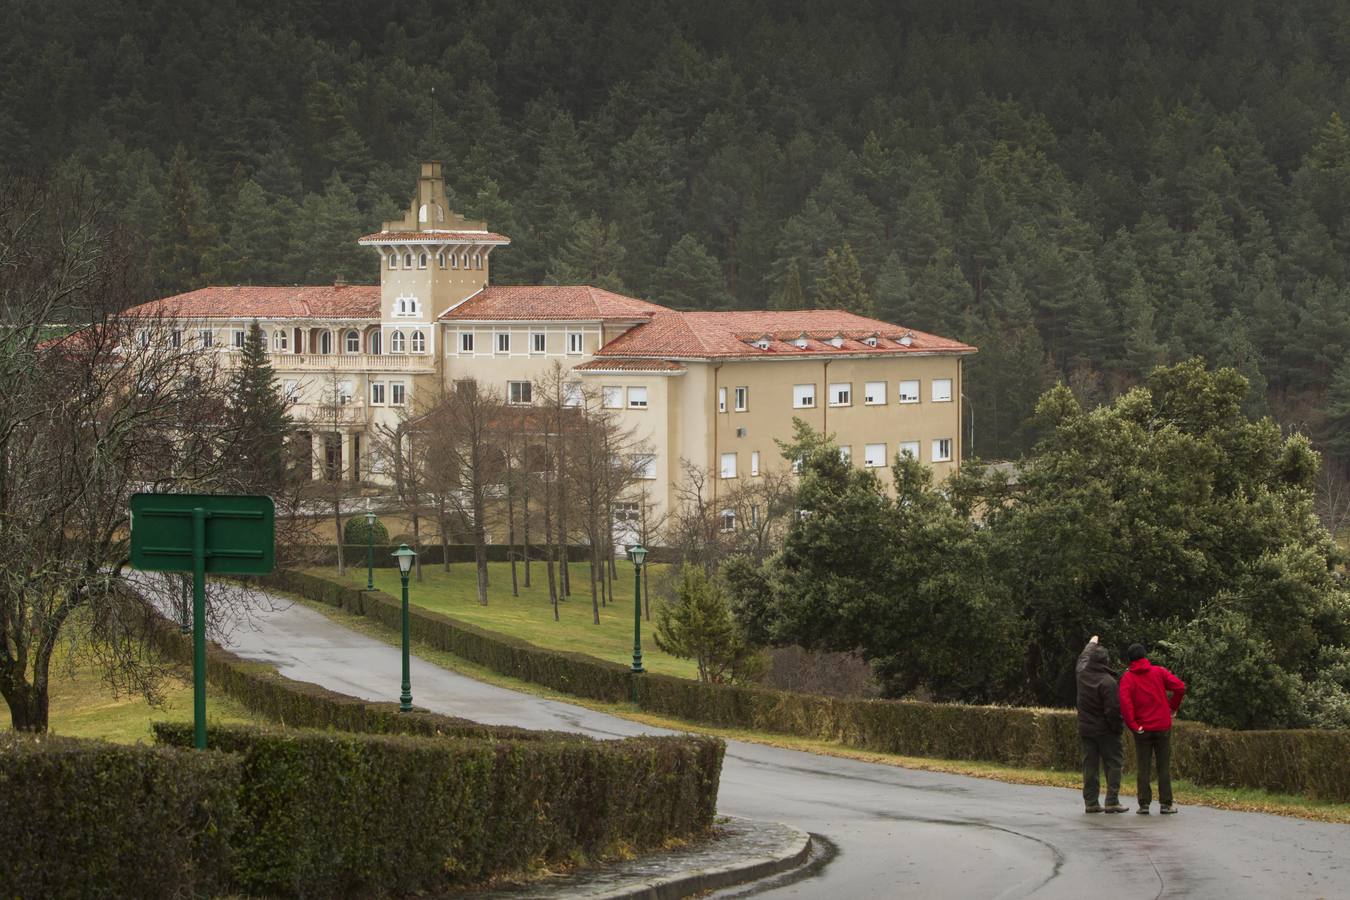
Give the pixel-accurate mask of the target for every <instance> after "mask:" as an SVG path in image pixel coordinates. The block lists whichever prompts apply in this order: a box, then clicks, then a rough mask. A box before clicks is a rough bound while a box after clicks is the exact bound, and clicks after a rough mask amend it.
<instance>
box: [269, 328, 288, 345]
mask: <svg viewBox="0 0 1350 900" xmlns="http://www.w3.org/2000/svg"><path fill="white" fill-rule="evenodd" d="M286 346H287V344H286V329H284V328H283V329H280V330H277V331H274V332H272V349H273V350H285V349H286Z"/></svg>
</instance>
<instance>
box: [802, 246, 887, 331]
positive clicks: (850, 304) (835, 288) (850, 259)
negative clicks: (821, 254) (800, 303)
mask: <svg viewBox="0 0 1350 900" xmlns="http://www.w3.org/2000/svg"><path fill="white" fill-rule="evenodd" d="M816 306H818V307H819V308H821V309H842V310H847V311H848V312H851V313H857V314H858V315H860V316H867V317H869V318H870V317H872V316H875V315H876V301H875V300H873V299H872V291H871V289H870V288H868V286H867V283H866V282H865V281H863V277H862V270H860V269H859V268H858V257H857V256H855V255H854V253H853V248H852V247H850V246H849V244H848V242H847V241H845V242H844V246H843V247H841V248H840V249H839V250H837V251H836V250H830V251H829V252H827V253H826V254H825V277H824V278H822V279H821V280H820V282H819V283H818V284H817V285H816Z"/></svg>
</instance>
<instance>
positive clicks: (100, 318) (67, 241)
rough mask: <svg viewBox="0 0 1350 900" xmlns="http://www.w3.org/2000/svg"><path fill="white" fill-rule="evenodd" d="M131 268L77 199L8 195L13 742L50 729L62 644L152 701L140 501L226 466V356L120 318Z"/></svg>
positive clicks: (7, 614) (3, 290)
mask: <svg viewBox="0 0 1350 900" xmlns="http://www.w3.org/2000/svg"><path fill="white" fill-rule="evenodd" d="M133 261H134V254H133V253H132V252H130V250H129V247H128V246H127V245H126V244H124V243H122V242H120V241H119V240H118V238H117V236H116V235H115V234H114V233H113V232H112V231H111V230H110V229H107V228H105V227H103V226H102V224H101V223H100V220H99V217H98V215H97V212H96V210H94V209H93V208H92V207H91V205H90V204H88V203H86V202H84V201H83V200H82V198H81V195H80V193H79V192H78V191H71V190H68V189H63V190H53V189H47V188H44V187H41V186H32V185H8V186H6V187H3V188H0V695H3V696H4V698H5V701H6V703H7V704H8V706H9V710H10V719H11V722H12V723H13V726H14V728H15V729H17V730H29V731H42V730H45V729H46V728H47V722H48V686H49V674H50V667H51V663H52V660H53V656H54V654H56V652H57V649H58V647H59V646H65V647H66V648H67V651H68V656H69V658H71V659H77V658H81V659H84V660H86V661H90V662H93V663H95V664H96V665H97V666H98V667H99V668H100V669H101V670H102V672H103V674H104V677H105V680H106V681H107V682H108V683H109V684H111V685H112V686H113V687H114V689H119V690H120V689H126V690H132V691H137V692H141V693H144V694H146V695H147V696H151V697H153V696H154V695H155V694H156V692H157V685H158V683H159V678H160V677H161V676H162V675H163V674H164V672H165V671H166V667H165V665H164V663H162V662H161V661H159V659H158V658H157V656H156V655H155V654H153V653H150V652H148V647H147V644H146V637H147V635H148V634H149V629H150V628H151V627H152V625H153V623H154V622H155V620H156V618H157V614H156V613H155V612H154V611H153V609H152V608H151V607H150V606H149V605H147V604H146V603H144V602H143V601H142V600H141V598H140V597H139V596H138V595H137V594H135V593H134V592H132V591H130V590H128V589H127V588H126V586H125V584H124V582H123V581H122V579H121V570H122V567H123V566H124V565H125V563H126V556H127V549H128V548H127V530H128V518H127V516H128V505H129V500H130V497H131V495H132V494H134V493H136V492H138V491H147V490H149V491H169V490H175V491H183V490H208V489H211V488H212V487H214V486H216V485H217V484H219V483H220V481H221V479H222V475H223V473H224V472H225V469H226V466H227V465H228V455H227V453H226V452H225V450H226V448H227V447H228V445H229V433H228V426H227V420H226V416H225V409H224V403H223V402H222V401H221V399H220V393H219V392H216V391H211V390H203V386H204V385H209V384H219V383H221V381H222V379H221V378H220V374H219V372H217V371H216V369H215V365H216V362H217V357H216V355H215V354H214V353H213V352H208V351H207V350H206V349H205V348H202V347H200V346H196V345H194V344H193V342H191V341H189V340H184V335H183V334H182V332H181V330H180V329H179V328H178V327H176V326H175V325H174V324H173V323H171V322H168V321H166V320H163V319H160V318H158V317H155V316H152V315H140V316H138V315H128V314H125V313H123V310H125V309H126V307H127V305H128V300H129V299H130V296H131V289H130V285H132V284H133V283H134V282H135V280H136V276H135V274H134V270H135V266H134V265H133ZM54 322H63V323H73V324H75V325H76V326H77V327H76V328H74V329H73V330H70V329H54V328H53V327H52V325H51V323H54ZM169 581H171V582H172V583H174V584H175V585H176V583H177V582H178V579H176V578H175V579H170V580H169ZM174 592H175V594H176V592H177V591H176V587H175V591H174Z"/></svg>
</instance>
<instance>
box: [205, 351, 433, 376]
mask: <svg viewBox="0 0 1350 900" xmlns="http://www.w3.org/2000/svg"><path fill="white" fill-rule="evenodd" d="M228 359H229V362H230V364H231V365H234V364H237V363H238V360H239V354H237V353H231V354H229V356H228ZM267 359H268V361H269V362H270V363H271V364H272V368H274V369H276V370H277V371H278V372H328V371H330V370H333V369H336V370H337V371H339V372H433V371H435V369H436V364H435V360H434V359H433V358H432V356H431V354H430V353H386V354H380V355H378V356H377V355H374V354H370V353H269V354H267Z"/></svg>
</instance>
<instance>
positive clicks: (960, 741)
mask: <svg viewBox="0 0 1350 900" xmlns="http://www.w3.org/2000/svg"><path fill="white" fill-rule="evenodd" d="M269 581H270V583H272V584H274V585H276V586H278V587H282V588H285V589H288V590H293V591H296V592H298V593H301V594H303V595H304V596H307V597H309V598H310V599H313V600H320V601H323V602H325V603H329V604H331V605H333V606H338V607H342V608H344V609H346V610H348V611H349V612H353V613H356V614H358V615H365V616H367V617H369V618H372V619H374V620H375V621H377V622H380V623H381V624H383V625H385V626H386V627H388V628H390V629H391V630H392V629H393V628H395V627H396V626H397V624H398V612H397V610H398V603H397V602H396V601H395V600H394V598H392V597H389V596H387V595H383V594H380V592H378V591H376V592H374V593H373V594H372V593H368V592H364V591H357V590H354V589H352V588H348V587H344V586H342V585H339V584H337V583H335V582H332V581H329V580H328V579H326V578H320V577H317V576H312V575H304V574H300V573H295V572H286V573H278V575H276V576H273V577H272V578H270V579H269ZM412 621H413V630H414V634H416V635H417V636H418V637H419V638H420V639H421V640H424V641H426V642H428V643H429V644H431V645H432V646H434V647H436V648H437V649H441V650H446V651H448V652H451V653H454V654H455V655H456V656H459V657H461V658H463V659H467V660H469V661H471V662H475V663H478V664H479V665H483V666H486V667H487V668H489V669H491V670H493V671H494V672H499V673H501V674H503V675H510V676H512V677H515V678H520V679H522V680H524V681H530V682H533V683H535V684H542V685H544V686H546V687H549V688H552V689H553V690H557V691H561V692H563V693H568V694H573V695H575V696H579V697H589V698H592V699H596V700H603V701H606V702H610V703H614V702H622V701H625V700H626V699H627V698H628V696H629V686H630V681H629V679H630V678H631V675H629V673H628V671H627V669H626V668H625V667H624V666H621V665H619V664H617V663H610V662H606V661H604V660H598V659H595V658H594V657H589V656H584V655H582V654H578V653H558V652H554V651H549V650H544V649H543V648H540V647H535V646H533V645H532V644H528V643H526V642H524V641H520V640H517V639H515V638H511V637H508V636H506V635H501V634H495V633H492V632H488V631H484V630H482V629H480V628H476V627H474V626H472V625H467V624H465V623H463V622H457V621H455V620H453V619H450V618H449V617H446V616H442V615H439V614H437V613H432V612H428V611H426V610H420V609H414V610H413V613H412ZM1002 647H1003V645H1002V644H998V645H996V646H995V647H994V649H995V650H998V649H1001V648H1002ZM1339 665H1340V666H1341V667H1343V668H1350V660H1340V661H1339ZM638 706H639V707H640V708H642V709H645V710H649V711H651V712H653V713H657V714H659V715H666V716H674V717H677V718H683V719H688V720H689V721H692V722H701V723H704V724H707V725H714V726H719V727H727V728H750V729H757V730H762V731H773V732H778V733H780V734H794V735H800V736H803V737H810V738H818V739H821V740H833V741H839V742H840V743H843V744H845V745H846V746H850V747H856V748H858V749H862V750H876V751H879V752H886V753H900V754H904V755H910V756H931V757H941V758H948V759H971V760H983V761H987V762H997V763H1003V764H1006V765H1014V766H1031V767H1038V768H1053V769H1063V770H1069V771H1072V770H1075V769H1078V768H1079V766H1080V765H1081V762H1082V760H1081V757H1080V755H1079V754H1080V752H1081V751H1080V748H1079V744H1078V726H1077V719H1076V718H1075V715H1074V713H1073V711H1072V710H1052V709H1025V708H1021V709H1019V708H1014V707H995V706H969V705H965V704H939V703H920V702H915V701H907V700H855V699H845V698H838V697H819V696H813V695H806V694H791V693H786V692H782V691H770V690H764V689H762V688H755V687H745V686H738V685H725V684H703V683H700V682H696V681H690V680H687V679H682V678H671V677H669V676H666V675H654V674H651V673H648V674H646V675H643V676H642V677H641V678H640V679H639V680H638ZM1177 729H1178V737H1177V739H1176V741H1175V742H1174V747H1173V757H1172V760H1173V761H1172V765H1173V772H1174V773H1176V774H1177V775H1178V777H1182V778H1188V779H1191V780H1193V781H1195V782H1196V783H1197V784H1212V785H1229V786H1234V787H1256V788H1264V789H1267V790H1272V791H1282V792H1287V793H1294V794H1304V795H1307V796H1309V797H1313V798H1317V799H1322V800H1334V801H1341V802H1344V801H1347V800H1350V769H1347V767H1346V766H1345V765H1343V764H1342V760H1343V759H1344V758H1345V757H1346V754H1348V753H1350V730H1341V731H1295V730H1288V731H1242V732H1236V731H1228V730H1225V729H1222V728H1210V727H1207V726H1204V725H1199V724H1197V723H1194V722H1179V723H1178V724H1177ZM1128 743H1129V742H1127V744H1128ZM1127 752H1132V751H1127Z"/></svg>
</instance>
